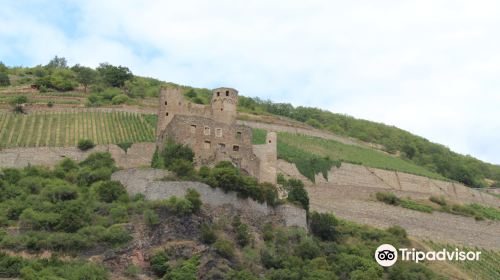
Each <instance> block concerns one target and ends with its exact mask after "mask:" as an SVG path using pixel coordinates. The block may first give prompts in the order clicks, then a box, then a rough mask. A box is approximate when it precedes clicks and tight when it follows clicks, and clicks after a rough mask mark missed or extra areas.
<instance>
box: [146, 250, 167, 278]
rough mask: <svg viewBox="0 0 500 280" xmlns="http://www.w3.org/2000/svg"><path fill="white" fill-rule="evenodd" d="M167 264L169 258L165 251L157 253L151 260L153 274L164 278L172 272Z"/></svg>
mask: <svg viewBox="0 0 500 280" xmlns="http://www.w3.org/2000/svg"><path fill="white" fill-rule="evenodd" d="M167 262H168V256H167V254H166V253H165V252H163V251H160V252H157V253H155V254H154V255H152V256H151V258H150V259H149V264H150V266H151V270H153V273H154V274H155V275H156V276H158V277H163V275H165V274H166V273H168V272H169V271H170V266H169V265H168V263H167Z"/></svg>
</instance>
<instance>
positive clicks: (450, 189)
mask: <svg viewBox="0 0 500 280" xmlns="http://www.w3.org/2000/svg"><path fill="white" fill-rule="evenodd" d="M278 170H279V172H282V173H284V174H288V175H290V176H292V177H296V178H297V177H298V178H300V179H302V180H307V179H305V177H303V176H302V175H300V173H299V172H298V170H297V168H296V167H295V166H294V165H293V164H290V163H288V162H284V161H282V160H279V161H278ZM315 181H316V184H331V185H335V186H351V187H360V189H361V188H373V190H374V192H377V191H391V192H395V193H397V194H400V195H403V196H410V197H412V198H416V199H428V198H429V196H431V195H434V196H444V197H445V198H447V199H448V200H450V201H454V202H459V203H482V204H486V205H490V206H493V207H498V206H500V199H498V198H496V197H494V196H492V195H490V194H487V193H485V192H482V191H478V190H475V189H472V188H469V187H467V186H465V185H462V184H460V183H456V182H446V181H440V180H435V179H430V178H427V177H423V176H417V175H413V174H408V173H402V172H397V171H389V170H382V169H377V168H369V167H366V166H362V165H355V164H350V163H342V165H341V167H340V168H336V167H334V168H332V169H331V170H330V171H329V172H328V181H326V180H325V179H324V178H323V176H322V175H321V174H317V175H316V178H315ZM309 183H310V182H309ZM310 184H312V183H310Z"/></svg>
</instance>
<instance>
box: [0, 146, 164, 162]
mask: <svg viewBox="0 0 500 280" xmlns="http://www.w3.org/2000/svg"><path fill="white" fill-rule="evenodd" d="M154 151H155V144H154V143H135V144H133V145H132V147H130V148H129V149H128V152H127V153H126V154H125V152H124V151H123V150H122V149H121V148H120V147H118V146H116V145H114V144H110V145H97V146H96V147H94V148H93V149H90V150H88V151H85V152H83V151H80V150H79V149H78V148H77V147H39V148H11V149H2V150H0V168H3V167H14V168H21V167H25V166H27V165H44V166H54V165H55V164H57V163H58V162H59V161H61V160H62V159H64V158H65V157H67V158H71V159H73V160H76V161H81V160H83V159H85V158H86V157H87V156H88V155H89V154H90V153H93V152H109V153H111V156H112V157H113V158H114V159H115V161H116V164H117V165H118V166H119V167H122V168H131V167H139V166H145V165H146V166H149V165H150V163H151V158H152V157H153V153H154Z"/></svg>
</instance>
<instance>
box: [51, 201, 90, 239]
mask: <svg viewBox="0 0 500 280" xmlns="http://www.w3.org/2000/svg"><path fill="white" fill-rule="evenodd" d="M58 212H59V213H60V217H59V222H58V224H57V227H56V228H57V229H58V230H62V231H65V232H76V231H77V230H79V229H80V228H82V227H85V226H87V225H89V224H90V221H91V219H92V216H91V213H90V211H89V210H88V208H87V207H86V205H84V204H83V203H82V202H80V201H68V202H65V203H64V204H63V205H62V209H61V210H59V211H58Z"/></svg>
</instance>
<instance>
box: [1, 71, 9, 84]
mask: <svg viewBox="0 0 500 280" xmlns="http://www.w3.org/2000/svg"><path fill="white" fill-rule="evenodd" d="M0 86H2V87H5V86H10V79H9V75H7V73H4V72H0Z"/></svg>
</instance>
